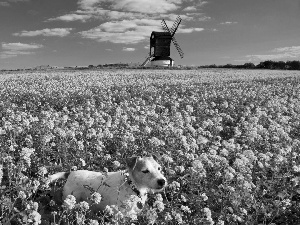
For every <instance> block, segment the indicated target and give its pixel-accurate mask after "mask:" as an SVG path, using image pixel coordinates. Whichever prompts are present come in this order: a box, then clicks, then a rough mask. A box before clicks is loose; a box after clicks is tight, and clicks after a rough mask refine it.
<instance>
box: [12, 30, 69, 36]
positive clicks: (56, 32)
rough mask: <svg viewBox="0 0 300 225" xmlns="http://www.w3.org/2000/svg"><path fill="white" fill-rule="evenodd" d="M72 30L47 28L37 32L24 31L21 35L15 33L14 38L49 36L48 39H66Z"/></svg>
mask: <svg viewBox="0 0 300 225" xmlns="http://www.w3.org/2000/svg"><path fill="white" fill-rule="evenodd" d="M71 30H72V28H52V29H49V28H46V29H43V30H35V31H26V30H23V31H21V32H20V33H14V34H13V35H14V36H20V37H34V36H47V37H51V36H52V37H53V36H58V37H65V36H67V35H69V34H70V32H71Z"/></svg>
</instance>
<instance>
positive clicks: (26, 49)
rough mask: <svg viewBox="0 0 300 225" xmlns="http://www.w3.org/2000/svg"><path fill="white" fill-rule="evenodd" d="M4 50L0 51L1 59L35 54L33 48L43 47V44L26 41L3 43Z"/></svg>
mask: <svg viewBox="0 0 300 225" xmlns="http://www.w3.org/2000/svg"><path fill="white" fill-rule="evenodd" d="M1 46H2V49H3V50H4V51H2V52H1V53H0V58H1V59H6V58H12V57H16V56H18V55H31V54H35V52H32V51H33V50H36V49H39V48H42V47H43V45H40V44H34V43H31V44H24V43H20V42H18V43H5V42H2V43H1Z"/></svg>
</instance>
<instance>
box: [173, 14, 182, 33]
mask: <svg viewBox="0 0 300 225" xmlns="http://www.w3.org/2000/svg"><path fill="white" fill-rule="evenodd" d="M180 23H181V18H180V16H177V18H176V20H175V22H174V23H173V26H172V28H171V29H170V33H171V36H172V37H173V36H174V34H175V33H176V31H177V29H178V27H179V24H180Z"/></svg>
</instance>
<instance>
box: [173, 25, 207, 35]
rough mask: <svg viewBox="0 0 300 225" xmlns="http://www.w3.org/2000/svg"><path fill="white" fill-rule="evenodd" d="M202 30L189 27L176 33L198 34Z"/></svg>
mask: <svg viewBox="0 0 300 225" xmlns="http://www.w3.org/2000/svg"><path fill="white" fill-rule="evenodd" d="M203 30H204V28H197V27H190V28H181V29H179V30H178V31H177V33H185V34H186V33H192V32H200V31H203Z"/></svg>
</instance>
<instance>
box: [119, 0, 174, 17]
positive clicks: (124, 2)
mask: <svg viewBox="0 0 300 225" xmlns="http://www.w3.org/2000/svg"><path fill="white" fill-rule="evenodd" d="M176 3H177V4H176ZM179 4H180V1H177V2H174V1H168V0H151V1H149V0H121V1H120V0H115V1H114V6H113V9H115V10H125V11H129V12H141V13H146V14H154V13H166V12H170V11H174V10H177V9H178V8H179V7H180V6H179Z"/></svg>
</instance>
